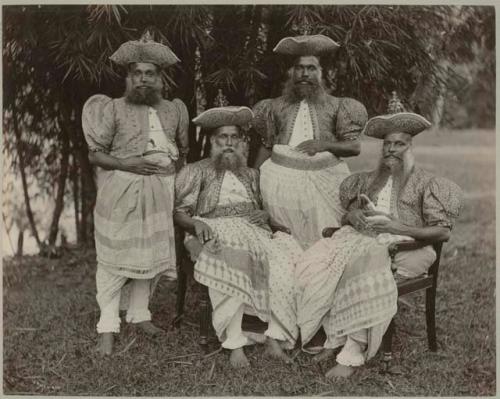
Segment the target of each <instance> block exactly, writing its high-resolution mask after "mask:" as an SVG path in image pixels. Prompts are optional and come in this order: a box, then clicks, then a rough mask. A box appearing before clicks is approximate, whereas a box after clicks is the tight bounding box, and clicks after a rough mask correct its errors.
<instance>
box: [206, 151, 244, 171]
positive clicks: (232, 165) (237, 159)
mask: <svg viewBox="0 0 500 399" xmlns="http://www.w3.org/2000/svg"><path fill="white" fill-rule="evenodd" d="M212 159H213V161H214V166H215V170H217V171H218V172H222V171H226V170H229V171H231V172H235V171H236V170H238V169H240V168H242V167H244V166H245V158H244V157H243V155H242V154H240V153H239V152H236V151H235V152H231V153H227V152H226V153H225V152H221V153H218V154H216V155H212Z"/></svg>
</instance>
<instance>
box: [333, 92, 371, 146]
mask: <svg viewBox="0 0 500 399" xmlns="http://www.w3.org/2000/svg"><path fill="white" fill-rule="evenodd" d="M367 120H368V113H367V112H366V108H365V106H364V105H363V104H361V103H360V102H359V101H356V100H354V99H352V98H342V99H341V100H340V105H339V110H338V114H337V126H336V129H335V135H336V136H337V139H338V140H339V141H346V140H357V139H358V138H359V136H360V134H361V131H362V130H363V128H364V126H365V124H366V121H367Z"/></svg>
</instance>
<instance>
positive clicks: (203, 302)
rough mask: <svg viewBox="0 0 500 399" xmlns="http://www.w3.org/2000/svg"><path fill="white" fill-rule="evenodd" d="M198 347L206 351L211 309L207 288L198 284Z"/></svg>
mask: <svg viewBox="0 0 500 399" xmlns="http://www.w3.org/2000/svg"><path fill="white" fill-rule="evenodd" d="M200 288H201V297H200V346H201V347H202V348H203V349H204V350H205V352H206V351H207V350H208V334H209V333H210V322H211V318H212V307H211V304H210V297H209V295H208V287H207V286H205V285H202V284H200Z"/></svg>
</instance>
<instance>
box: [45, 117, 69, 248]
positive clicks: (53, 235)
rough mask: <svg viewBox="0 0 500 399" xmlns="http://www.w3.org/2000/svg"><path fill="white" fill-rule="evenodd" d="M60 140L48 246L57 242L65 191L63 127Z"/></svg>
mask: <svg viewBox="0 0 500 399" xmlns="http://www.w3.org/2000/svg"><path fill="white" fill-rule="evenodd" d="M61 133H62V135H61V139H62V157H61V170H60V173H59V178H58V181H57V195H56V201H55V207H54V213H53V214H52V222H51V224H50V231H49V245H55V243H56V240H57V233H58V231H59V219H60V218H61V214H62V212H63V210H64V192H65V190H66V180H67V178H68V163H69V137H68V130H66V129H65V126H64V127H63V131H62V132H61Z"/></svg>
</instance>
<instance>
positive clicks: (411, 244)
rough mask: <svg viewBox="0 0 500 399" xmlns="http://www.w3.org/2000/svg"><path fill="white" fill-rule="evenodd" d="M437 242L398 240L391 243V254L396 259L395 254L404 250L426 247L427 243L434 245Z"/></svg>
mask: <svg viewBox="0 0 500 399" xmlns="http://www.w3.org/2000/svg"><path fill="white" fill-rule="evenodd" d="M433 244H435V243H433V242H430V241H418V240H415V241H397V242H393V243H391V244H389V248H388V250H389V255H390V256H391V258H392V259H393V260H394V256H395V255H396V254H397V253H398V252H402V251H413V250H415V249H419V248H423V247H426V246H427V245H433Z"/></svg>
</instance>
